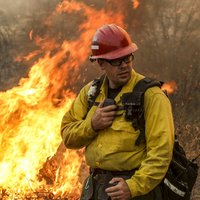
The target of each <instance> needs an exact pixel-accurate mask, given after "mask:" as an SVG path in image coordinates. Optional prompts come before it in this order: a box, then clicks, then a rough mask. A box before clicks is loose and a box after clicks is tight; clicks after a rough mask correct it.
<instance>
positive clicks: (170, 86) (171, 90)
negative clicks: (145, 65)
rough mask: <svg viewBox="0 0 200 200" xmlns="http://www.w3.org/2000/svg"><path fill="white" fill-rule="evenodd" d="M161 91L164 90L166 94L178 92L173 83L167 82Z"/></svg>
mask: <svg viewBox="0 0 200 200" xmlns="http://www.w3.org/2000/svg"><path fill="white" fill-rule="evenodd" d="M162 90H166V91H167V93H168V94H172V93H174V92H176V91H177V90H178V86H177V84H176V82H175V81H169V82H166V83H164V84H163V85H162Z"/></svg>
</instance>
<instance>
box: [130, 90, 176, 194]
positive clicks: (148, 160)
mask: <svg viewBox="0 0 200 200" xmlns="http://www.w3.org/2000/svg"><path fill="white" fill-rule="evenodd" d="M146 93H148V94H150V92H149V91H147V92H146ZM146 93H145V103H144V108H145V137H146V156H145V158H144V160H143V161H142V163H141V165H140V168H139V169H138V170H137V171H136V173H135V174H134V175H133V176H132V177H131V179H128V180H127V181H126V182H127V184H128V186H129V188H130V190H131V194H132V197H135V196H139V195H145V194H147V193H148V192H150V191H151V190H153V189H154V188H155V187H156V186H157V185H158V184H159V183H160V182H161V180H162V179H163V177H164V176H165V174H166V172H167V169H168V166H169V164H170V161H171V158H172V152H173V144H174V124H173V117H172V110H171V104H170V102H169V99H168V98H167V97H166V95H165V94H164V93H161V92H159V93H153V94H151V95H147V94H146Z"/></svg>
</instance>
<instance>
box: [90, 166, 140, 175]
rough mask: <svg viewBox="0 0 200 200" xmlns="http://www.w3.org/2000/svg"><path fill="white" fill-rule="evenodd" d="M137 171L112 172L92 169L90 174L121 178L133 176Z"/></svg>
mask: <svg viewBox="0 0 200 200" xmlns="http://www.w3.org/2000/svg"><path fill="white" fill-rule="evenodd" d="M136 170H137V169H132V170H124V171H110V170H104V169H100V168H90V174H92V175H97V174H112V175H113V176H120V175H125V176H126V175H127V176H132V175H133V174H134V173H135V171H136Z"/></svg>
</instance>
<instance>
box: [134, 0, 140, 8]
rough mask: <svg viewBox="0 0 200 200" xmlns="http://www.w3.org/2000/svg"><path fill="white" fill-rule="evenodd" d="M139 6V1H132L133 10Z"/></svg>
mask: <svg viewBox="0 0 200 200" xmlns="http://www.w3.org/2000/svg"><path fill="white" fill-rule="evenodd" d="M139 5H140V2H139V0H133V8H134V9H137V8H138V6H139Z"/></svg>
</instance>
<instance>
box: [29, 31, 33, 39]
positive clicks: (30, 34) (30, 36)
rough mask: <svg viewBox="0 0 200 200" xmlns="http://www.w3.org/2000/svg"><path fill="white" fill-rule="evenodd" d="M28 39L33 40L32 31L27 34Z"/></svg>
mask: <svg viewBox="0 0 200 200" xmlns="http://www.w3.org/2000/svg"><path fill="white" fill-rule="evenodd" d="M29 38H30V40H32V39H33V30H31V31H30V33H29Z"/></svg>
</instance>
